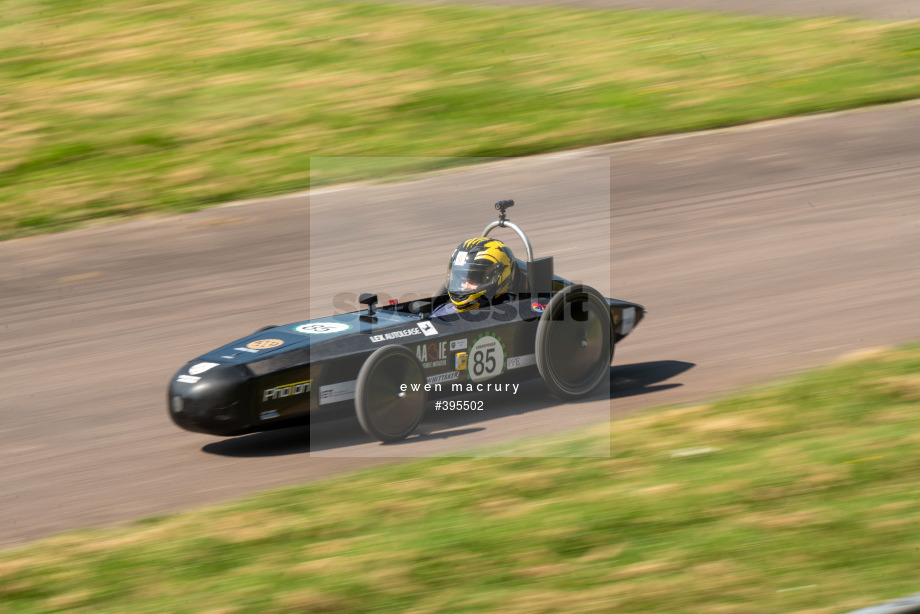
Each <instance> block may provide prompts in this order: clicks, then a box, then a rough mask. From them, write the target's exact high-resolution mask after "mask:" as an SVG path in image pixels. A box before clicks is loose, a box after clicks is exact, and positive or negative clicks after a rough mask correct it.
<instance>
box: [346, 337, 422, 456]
mask: <svg viewBox="0 0 920 614" xmlns="http://www.w3.org/2000/svg"><path fill="white" fill-rule="evenodd" d="M403 386H405V389H403ZM427 400H428V393H427V392H425V373H424V371H423V370H422V365H421V363H419V361H418V359H417V358H416V357H415V354H413V353H412V352H411V351H410V350H408V349H407V348H405V347H402V346H399V345H388V346H386V347H382V348H380V349H378V350H376V351H375V352H374V353H373V354H371V355H370V357H369V358H368V359H367V360H366V361H365V362H364V365H363V366H362V367H361V370H360V371H359V372H358V381H357V383H356V385H355V411H356V412H357V414H358V422H360V423H361V428H363V429H364V431H365V432H366V433H367V434H368V435H370V436H371V437H373V438H375V439H379V440H380V441H383V442H392V441H400V440H402V439H405V438H406V437H408V436H409V435H411V434H412V432H413V431H414V430H415V428H416V427H417V426H418V424H419V422H421V421H422V416H423V415H424V413H425V402H426V401H427Z"/></svg>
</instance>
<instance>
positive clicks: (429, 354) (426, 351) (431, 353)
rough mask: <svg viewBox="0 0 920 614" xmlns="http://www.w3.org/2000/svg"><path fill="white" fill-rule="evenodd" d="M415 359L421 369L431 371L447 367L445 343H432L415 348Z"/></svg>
mask: <svg viewBox="0 0 920 614" xmlns="http://www.w3.org/2000/svg"><path fill="white" fill-rule="evenodd" d="M415 357H416V358H418V361H419V362H420V363H422V367H424V368H426V369H433V368H435V367H446V366H447V341H434V342H432V343H428V344H425V343H422V344H421V345H417V346H415Z"/></svg>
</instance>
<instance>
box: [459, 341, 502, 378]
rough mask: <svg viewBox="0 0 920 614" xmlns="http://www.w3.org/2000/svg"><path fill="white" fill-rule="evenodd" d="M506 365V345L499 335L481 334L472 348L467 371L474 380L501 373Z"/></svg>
mask: <svg viewBox="0 0 920 614" xmlns="http://www.w3.org/2000/svg"><path fill="white" fill-rule="evenodd" d="M504 366H505V345H504V344H503V343H502V342H501V339H499V338H498V337H493V336H492V335H486V334H483V335H480V336H479V338H477V339H476V343H474V344H473V347H471V348H470V352H469V359H468V363H467V369H466V372H467V373H469V374H470V379H471V380H473V381H474V382H483V381H485V380H489V379H492V378H493V377H495V376H496V375H499V374H501V372H502V369H503V368H504Z"/></svg>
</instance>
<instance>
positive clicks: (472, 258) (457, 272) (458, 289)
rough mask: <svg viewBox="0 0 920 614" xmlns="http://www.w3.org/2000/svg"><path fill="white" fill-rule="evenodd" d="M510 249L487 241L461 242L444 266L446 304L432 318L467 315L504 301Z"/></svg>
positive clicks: (510, 268)
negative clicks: (459, 314)
mask: <svg viewBox="0 0 920 614" xmlns="http://www.w3.org/2000/svg"><path fill="white" fill-rule="evenodd" d="M515 267H516V265H515V263H514V254H513V253H511V249H510V248H509V247H508V246H507V245H505V244H504V243H502V242H501V241H498V240H497V239H489V238H488V237H478V238H476V239H469V240H467V241H464V242H463V243H461V244H460V245H459V246H457V249H456V250H454V254H453V256H451V258H450V264H448V266H447V284H446V285H447V294H448V296H449V297H450V301H449V302H447V303H444V304H443V305H441V306H439V307H438V308H437V309H435V310H434V311H433V312H432V314H431V315H432V316H443V315H447V314H449V313H457V312H460V311H469V310H471V309H479V308H480V307H487V306H489V305H491V304H493V303H496V302H500V301H502V300H505V299H506V298H507V297H508V290H509V288H510V287H511V279H512V276H513V275H514V269H515Z"/></svg>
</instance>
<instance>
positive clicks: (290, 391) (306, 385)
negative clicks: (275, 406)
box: [262, 380, 310, 403]
mask: <svg viewBox="0 0 920 614" xmlns="http://www.w3.org/2000/svg"><path fill="white" fill-rule="evenodd" d="M305 392H310V380H304V381H302V382H294V383H293V384H283V385H281V386H277V387H275V388H269V389H268V390H263V391H262V402H263V403H264V402H265V401H274V400H277V399H286V398H288V397H296V396H297V395H299V394H303V393H305Z"/></svg>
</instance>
